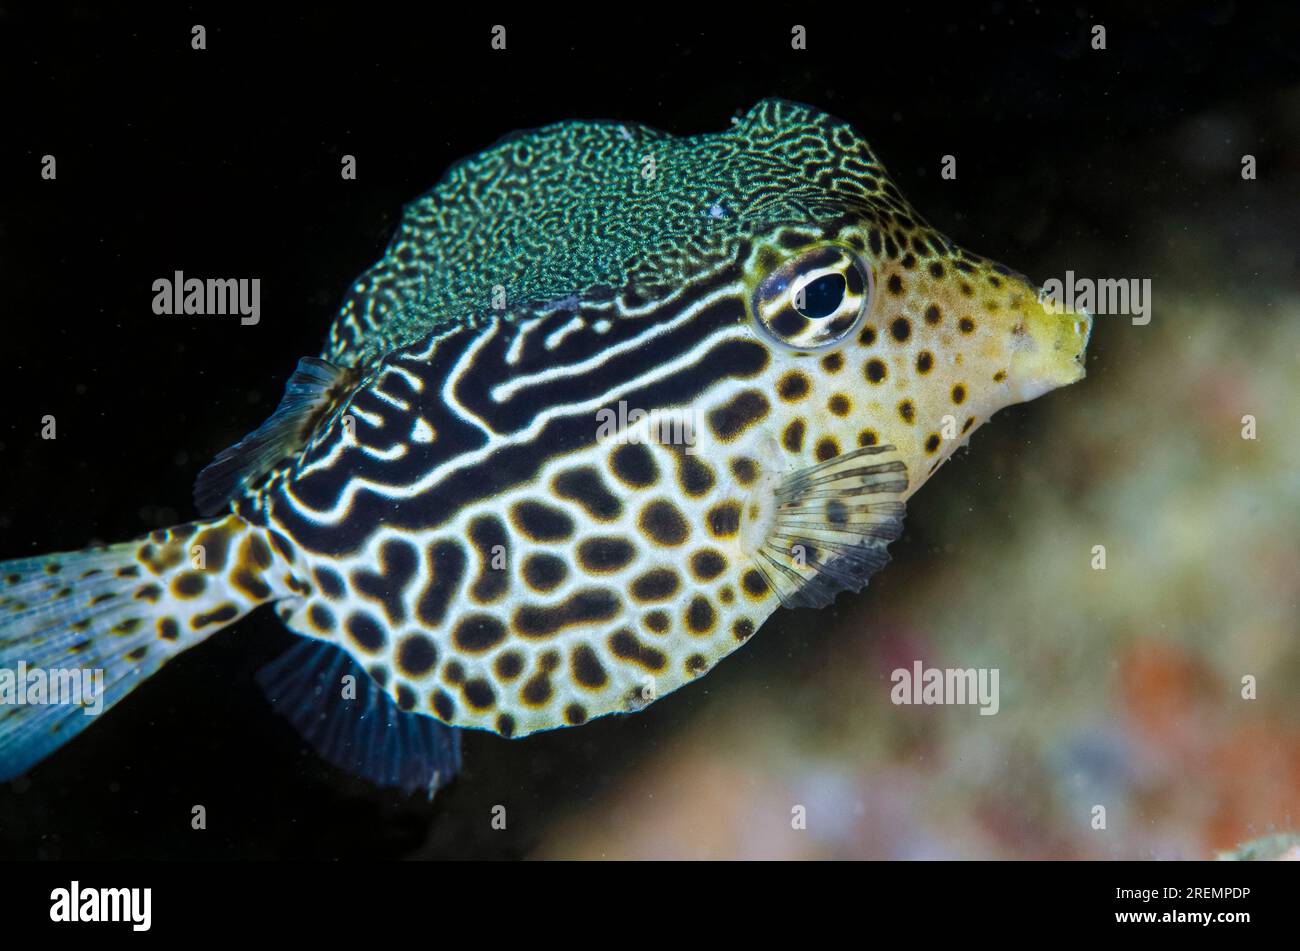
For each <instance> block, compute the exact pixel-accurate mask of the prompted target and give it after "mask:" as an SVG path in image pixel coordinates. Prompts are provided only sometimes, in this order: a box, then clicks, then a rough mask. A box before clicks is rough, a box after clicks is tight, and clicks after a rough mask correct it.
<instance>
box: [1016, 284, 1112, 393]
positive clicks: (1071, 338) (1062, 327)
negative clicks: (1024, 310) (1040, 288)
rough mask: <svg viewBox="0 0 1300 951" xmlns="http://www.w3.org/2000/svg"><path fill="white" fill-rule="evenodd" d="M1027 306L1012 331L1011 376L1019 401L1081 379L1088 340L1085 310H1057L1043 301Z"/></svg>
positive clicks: (1088, 319)
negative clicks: (1022, 317)
mask: <svg viewBox="0 0 1300 951" xmlns="http://www.w3.org/2000/svg"><path fill="white" fill-rule="evenodd" d="M1029 309H1030V311H1031V313H1029V314H1027V315H1026V316H1025V319H1024V320H1023V321H1021V322H1020V323H1019V324H1017V326H1016V327H1015V329H1014V330H1013V331H1012V344H1011V351H1012V358H1011V364H1012V371H1011V379H1012V381H1013V382H1015V383H1018V384H1019V394H1018V395H1019V398H1020V400H1021V401H1026V400H1031V399H1034V398H1035V397H1037V396H1041V395H1042V394H1044V393H1046V392H1048V391H1050V390H1055V389H1058V388H1059V387H1062V386H1069V385H1070V384H1071V383H1077V382H1078V381H1079V380H1082V379H1083V378H1084V376H1086V375H1087V369H1086V366H1085V362H1086V360H1087V355H1088V342H1089V341H1090V340H1091V339H1092V324H1093V317H1092V314H1090V313H1089V312H1088V311H1087V310H1084V309H1080V310H1078V311H1061V310H1060V309H1059V308H1057V307H1055V306H1053V305H1050V304H1047V305H1045V304H1043V303H1038V304H1034V305H1031V307H1030V308H1029Z"/></svg>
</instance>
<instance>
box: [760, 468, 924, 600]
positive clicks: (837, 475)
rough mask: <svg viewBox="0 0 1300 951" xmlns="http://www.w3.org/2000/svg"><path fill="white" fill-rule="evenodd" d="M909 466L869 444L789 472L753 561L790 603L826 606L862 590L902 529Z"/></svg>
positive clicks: (880, 566)
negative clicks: (848, 593)
mask: <svg viewBox="0 0 1300 951" xmlns="http://www.w3.org/2000/svg"><path fill="white" fill-rule="evenodd" d="M906 492H907V467H906V466H905V465H904V464H903V461H902V460H901V459H900V458H899V454H898V450H896V449H895V448H894V447H893V446H866V447H864V448H862V449H857V450H854V451H852V452H847V453H845V454H844V455H842V456H837V457H836V458H834V459H830V460H828V461H826V462H822V463H818V464H817V465H813V466H808V467H807V468H804V469H800V470H798V471H797V472H793V473H791V474H790V475H788V476H786V477H785V479H783V480H782V481H781V482H780V483H779V484H778V485H777V488H776V496H777V497H776V512H775V517H774V519H773V522H772V527H771V529H770V530H769V532H768V534H767V537H766V539H765V540H764V542H763V545H762V547H761V548H759V550H758V551H757V552H756V553H755V562H756V565H757V567H758V569H759V570H760V571H762V572H763V574H764V575H765V576H766V578H767V580H768V583H769V584H770V585H771V586H772V588H773V590H774V591H776V593H777V596H778V597H779V598H780V599H781V604H782V605H783V606H784V607H787V608H800V607H810V608H822V607H825V606H826V605H828V604H830V603H831V602H832V601H834V600H835V596H836V595H837V594H839V593H840V592H841V591H860V590H862V588H863V587H864V586H865V585H866V583H867V581H868V579H870V578H871V576H872V575H874V574H875V573H876V572H877V571H879V570H880V569H881V568H883V567H884V566H885V565H886V564H887V563H888V562H889V554H888V552H887V551H886V548H887V547H888V545H889V543H890V542H891V541H893V540H894V539H895V538H897V537H898V536H899V535H901V534H902V532H903V513H904V508H905V506H904V503H903V501H902V499H903V496H904V494H905V493H906Z"/></svg>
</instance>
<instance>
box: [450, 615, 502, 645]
mask: <svg viewBox="0 0 1300 951" xmlns="http://www.w3.org/2000/svg"><path fill="white" fill-rule="evenodd" d="M506 636H507V632H506V627H505V625H504V624H502V623H501V622H500V621H499V620H497V619H496V618H495V617H493V616H492V615H490V614H469V615H466V616H465V617H463V618H461V619H460V620H459V621H457V622H456V630H455V632H454V633H453V634H452V636H451V639H452V643H454V644H455V645H456V647H457V648H459V649H460V650H462V651H464V652H465V653H467V654H481V653H483V652H484V651H489V650H491V649H492V648H494V647H496V646H497V645H498V644H500V643H502V642H504V641H505V639H506Z"/></svg>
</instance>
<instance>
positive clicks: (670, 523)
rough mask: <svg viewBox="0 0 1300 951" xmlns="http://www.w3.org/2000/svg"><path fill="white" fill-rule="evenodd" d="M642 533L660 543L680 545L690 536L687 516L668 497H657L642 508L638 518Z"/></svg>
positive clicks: (638, 525)
mask: <svg viewBox="0 0 1300 951" xmlns="http://www.w3.org/2000/svg"><path fill="white" fill-rule="evenodd" d="M637 527H638V528H640V529H641V533H642V534H643V535H645V536H646V537H647V538H649V539H650V540H651V541H653V542H655V543H656V544H659V545H665V546H670V547H671V546H675V545H680V544H682V543H683V542H685V541H686V539H687V538H689V537H690V534H691V529H690V526H689V525H687V523H686V517H685V516H684V515H682V513H681V512H680V511H678V509H677V507H676V506H675V505H673V504H672V503H671V502H669V501H668V500H667V499H657V500H656V501H654V502H651V503H650V504H649V505H647V506H646V507H645V508H644V509H642V510H641V516H640V518H639V519H637Z"/></svg>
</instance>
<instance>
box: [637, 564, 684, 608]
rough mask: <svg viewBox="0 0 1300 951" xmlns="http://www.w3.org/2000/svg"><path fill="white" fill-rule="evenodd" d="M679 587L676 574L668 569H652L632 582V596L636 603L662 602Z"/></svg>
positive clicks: (679, 580) (679, 582)
mask: <svg viewBox="0 0 1300 951" xmlns="http://www.w3.org/2000/svg"><path fill="white" fill-rule="evenodd" d="M679 587H681V579H680V578H678V577H677V572H675V571H673V570H672V569H670V568H652V569H651V570H649V571H647V572H646V573H645V574H642V575H639V576H637V578H636V580H634V581H633V582H632V589H631V590H632V596H633V597H634V598H636V599H637V600H638V601H664V600H667V599H668V598H671V597H672V596H673V595H674V594H676V593H677V589H678V588H679Z"/></svg>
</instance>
